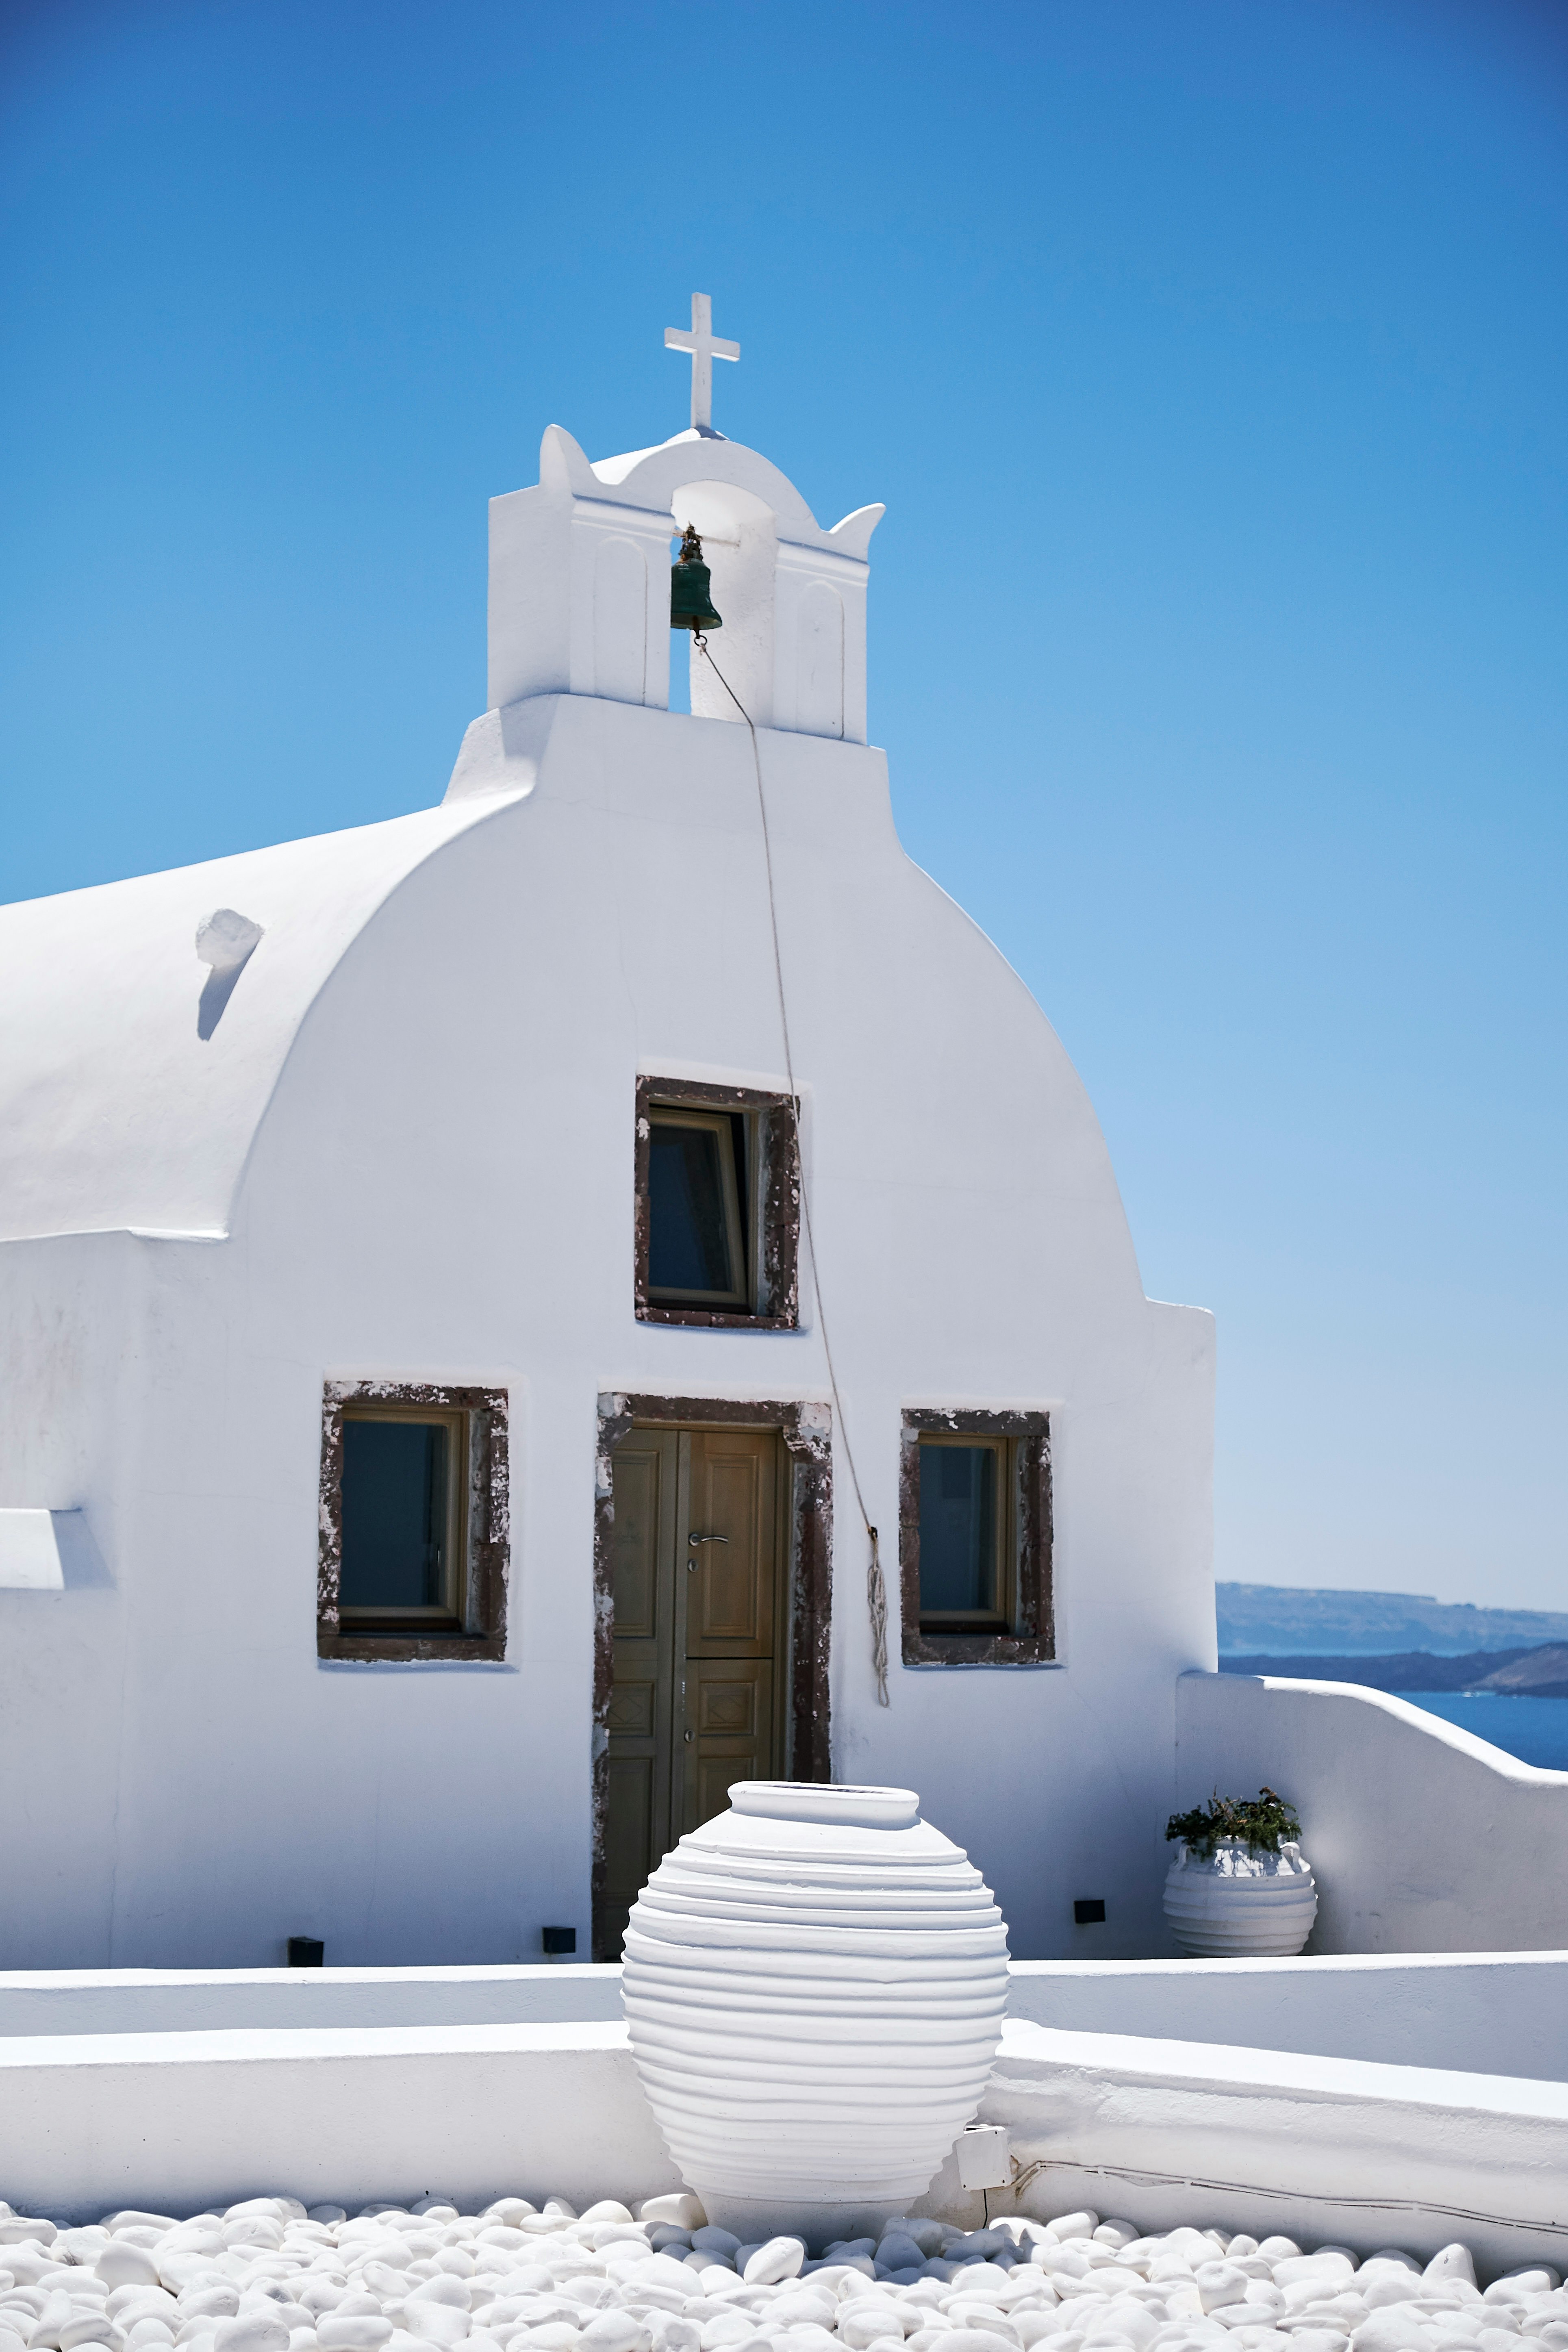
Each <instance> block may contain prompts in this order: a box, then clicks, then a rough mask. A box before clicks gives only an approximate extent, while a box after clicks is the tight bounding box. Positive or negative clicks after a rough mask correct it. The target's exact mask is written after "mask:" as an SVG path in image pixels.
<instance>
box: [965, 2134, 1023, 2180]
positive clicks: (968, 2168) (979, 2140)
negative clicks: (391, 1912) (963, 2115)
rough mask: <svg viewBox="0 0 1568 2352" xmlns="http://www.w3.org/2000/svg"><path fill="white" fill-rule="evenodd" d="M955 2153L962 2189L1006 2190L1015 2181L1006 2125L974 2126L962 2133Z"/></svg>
mask: <svg viewBox="0 0 1568 2352" xmlns="http://www.w3.org/2000/svg"><path fill="white" fill-rule="evenodd" d="M954 2153H955V2154H956V2156H957V2158H958V2184H959V2187H960V2188H961V2189H1005V2188H1006V2186H1007V2183H1008V2181H1009V2180H1010V2179H1012V2177H1013V2158H1012V2155H1011V2153H1010V2151H1009V2149H1008V2146H1007V2127H1006V2126H1005V2124H971V2125H970V2126H969V2127H968V2129H967V2130H965V2131H961V2132H960V2133H959V2135H958V2142H957V2146H956V2148H955V2150H954Z"/></svg>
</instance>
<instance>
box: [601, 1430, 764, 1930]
mask: <svg viewBox="0 0 1568 2352" xmlns="http://www.w3.org/2000/svg"><path fill="white" fill-rule="evenodd" d="M613 1475H614V1479H615V1514H616V1517H615V1549H614V1590H615V1675H614V1685H613V1688H612V1693H611V1698H610V1714H609V1734H610V1759H609V1761H610V1769H609V1818H608V1821H607V1822H606V1823H605V1903H604V1908H603V1913H602V1916H601V1918H600V1920H599V1921H598V1923H597V1925H596V1929H595V1950H596V1951H597V1952H598V1953H599V1954H600V1956H601V1957H604V1958H617V1957H618V1956H619V1953H620V1948H621V1941H622V1937H623V1936H624V1933H625V1929H626V1914H627V1912H628V1911H629V1909H630V1907H631V1906H632V1904H633V1903H634V1902H635V1900H636V1899H637V1893H638V1890H639V1889H640V1888H641V1887H642V1885H644V1884H645V1883H646V1881H647V1878H648V1877H649V1875H650V1874H651V1873H652V1872H653V1871H654V1870H655V1869H656V1868H657V1866H658V1862H659V1860H660V1858H661V1856H662V1855H664V1854H665V1853H668V1850H669V1848H670V1847H671V1846H672V1845H674V1844H675V1843H677V1841H678V1840H679V1838H680V1837H681V1836H682V1835H683V1834H684V1833H685V1832H687V1831H689V1830H694V1829H696V1828H697V1827H698V1826H699V1824H700V1822H705V1821H709V1820H710V1819H711V1818H712V1816H713V1815H714V1814H715V1813H720V1812H722V1811H723V1810H724V1807H725V1805H726V1804H727V1802H728V1801H729V1792H730V1787H731V1782H732V1781H735V1780H770V1779H772V1778H773V1776H774V1775H775V1774H776V1773H777V1772H778V1771H779V1770H780V1769H781V1759H779V1758H778V1757H777V1755H776V1754H775V1752H774V1751H775V1747H776V1743H777V1737H778V1729H779V1725H780V1721H781V1718H782V1710H783V1696H782V1694H781V1693H780V1692H779V1691H778V1690H777V1688H776V1686H775V1675H776V1672H777V1660H778V1658H779V1656H780V1655H781V1654H782V1642H781V1638H780V1633H779V1628H778V1625H777V1622H776V1621H777V1615H778V1607H779V1600H780V1582H779V1574H778V1559H779V1556H780V1533H779V1527H780V1520H781V1517H782V1516H783V1505H784V1495H785V1491H786V1490H785V1485H784V1481H785V1477H786V1475H787V1472H786V1465H785V1457H784V1447H783V1445H782V1444H781V1442H780V1440H779V1438H778V1436H777V1434H776V1433H774V1432H773V1431H759V1430H713V1429H689V1430H688V1429H683V1430H675V1429H668V1430H651V1429H634V1430H633V1431H632V1433H631V1434H630V1435H629V1436H628V1437H627V1438H626V1440H625V1441H624V1442H623V1444H621V1445H620V1446H619V1447H618V1448H617V1449H616V1457H615V1464H614V1472H613ZM698 1537H702V1538H710V1540H706V1541H701V1542H699V1541H696V1540H693V1538H698ZM716 1538H721V1540H715V1539H716Z"/></svg>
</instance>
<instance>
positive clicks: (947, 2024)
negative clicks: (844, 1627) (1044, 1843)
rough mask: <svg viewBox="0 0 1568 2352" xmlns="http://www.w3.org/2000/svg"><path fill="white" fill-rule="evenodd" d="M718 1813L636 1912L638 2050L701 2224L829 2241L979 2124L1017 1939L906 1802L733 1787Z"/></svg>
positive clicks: (631, 1940) (973, 1875)
mask: <svg viewBox="0 0 1568 2352" xmlns="http://www.w3.org/2000/svg"><path fill="white" fill-rule="evenodd" d="M730 1802H731V1811H729V1812H727V1813H721V1814H719V1815H718V1816H717V1818H716V1819H714V1820H713V1821H710V1822H704V1824H703V1826H702V1827H701V1828H700V1829H699V1830H696V1831H694V1832H692V1833H691V1834H690V1835H689V1836H688V1837H683V1838H682V1839H681V1841H680V1843H679V1845H678V1846H677V1847H676V1848H675V1849H674V1850H673V1852H671V1853H667V1854H666V1855H665V1857H664V1860H663V1861H662V1862H661V1863H660V1864H659V1866H658V1870H657V1871H656V1872H655V1873H654V1874H653V1876H652V1878H651V1879H650V1880H649V1881H648V1883H647V1885H646V1886H645V1887H644V1888H643V1891H642V1893H641V1895H639V1896H638V1897H637V1902H636V1904H635V1905H634V1906H633V1908H632V1914H631V1921H630V1925H629V1927H628V1928H627V1931H626V1958H625V1967H624V1971H623V1979H622V1990H623V1995H624V1998H625V2001H626V2018H627V2021H628V2025H629V2028H630V2032H631V2042H632V2052H633V2055H634V2056H635V2058H636V2060H637V2072H638V2074H639V2075H640V2077H641V2079H642V2085H643V2088H644V2090H645V2091H646V2093H647V2098H648V2103H649V2105H651V2107H652V2108H653V2111H654V2114H655V2116H657V2117H658V2124H659V2127H660V2129H661V2130H662V2132H663V2133H664V2136H665V2138H666V2139H667V2140H668V2143H669V2148H670V2152H671V2154H672V2155H673V2156H674V2158H675V2160H676V2162H677V2164H678V2165H679V2168H680V2170H681V2173H682V2175H683V2177H684V2179H686V2181H687V2183H688V2185H689V2187H690V2188H692V2189H695V2190H696V2192H697V2194H698V2195H699V2196H700V2198H701V2200H702V2202H703V2205H704V2206H705V2207H706V2209H707V2211H708V2215H709V2219H710V2221H717V2222H719V2223H720V2224H721V2226H723V2227H725V2228H728V2229H736V2230H741V2229H742V2228H743V2229H744V2230H745V2231H746V2232H747V2233H748V2234H754V2233H755V2228H754V2225H755V2227H760V2228H761V2231H762V2234H763V2236H766V2235H767V2234H768V2230H769V2229H770V2228H772V2229H778V2228H781V2227H789V2228H794V2229H795V2230H798V2231H800V2232H801V2234H802V2235H803V2236H805V2237H806V2238H807V2239H808V2240H812V2241H815V2242H818V2243H820V2242H822V2240H823V2239H824V2238H825V2237H826V2236H828V2235H830V2234H838V2233H839V2232H840V2231H847V2230H849V2229H851V2228H857V2227H858V2226H859V2225H860V2223H861V2222H862V2221H873V2220H877V2221H879V2220H880V2219H885V2218H886V2216H887V2215H889V2213H892V2212H895V2211H897V2210H900V2209H901V2208H903V2207H905V2206H907V2205H908V2204H910V2202H911V2201H912V2200H914V2199H915V2198H917V2197H918V2196H920V2195H921V2192H922V2190H923V2189H925V2188H926V2187H927V2185H928V2183H929V2182H930V2180H931V2177H932V2175H933V2174H934V2173H935V2171H936V2170H937V2168H938V2167H939V2165H940V2164H941V2163H942V2158H944V2157H945V2156H946V2155H947V2153H948V2151H949V2149H950V2148H951V2147H952V2144H953V2141H954V2140H955V2139H956V2137H957V2136H958V2134H959V2133H960V2131H962V2129H963V2126H964V2125H965V2124H967V2123H968V2122H969V2121H970V2119H971V2118H972V2116H973V2114H974V2111H975V2107H976V2105H978V2103H979V2100H980V2096H981V2094H982V2092H983V2091H984V2087H985V2083H986V2080H987V2077H988V2076H989V2074H990V2071H991V2062H992V2059H993V2057H994V2053H995V2051H996V2046H997V2042H998V2041H999V2039H1000V2035H1001V2028H1002V2014H1003V2011H1004V2009H1005V2006H1006V1999H1007V1931H1006V1927H1005V1925H1004V1922H1003V1919H1002V1915H1001V1913H1000V1912H999V1911H998V1909H997V1907H996V1906H995V1904H994V1901H993V1900H992V1896H991V1891H990V1889H989V1887H987V1886H986V1885H984V1883H983V1881H982V1879H981V1876H980V1873H979V1872H978V1871H977V1870H976V1869H974V1868H973V1864H971V1863H970V1861H969V1860H968V1857H967V1856H966V1855H965V1854H964V1853H963V1849H962V1848H961V1847H959V1846H956V1845H954V1844H953V1843H952V1841H951V1839H949V1838H945V1837H943V1836H942V1832H941V1831H940V1830H935V1829H933V1828H932V1827H931V1824H930V1823H929V1822H922V1821H921V1818H920V1801H919V1799H918V1798H917V1797H916V1796H915V1795H914V1794H913V1792H912V1791H911V1790H905V1789H851V1788H837V1787H832V1786H825V1785H822V1784H820V1783H811V1782H796V1781H740V1782H737V1783H736V1785H735V1786H734V1787H733V1788H732V1789H731V1791H730ZM763 2225H765V2226H763Z"/></svg>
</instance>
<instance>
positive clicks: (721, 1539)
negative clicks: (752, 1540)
mask: <svg viewBox="0 0 1568 2352" xmlns="http://www.w3.org/2000/svg"><path fill="white" fill-rule="evenodd" d="M686 1540H687V1542H688V1543H689V1544H704V1543H728V1542H729V1540H730V1538H729V1537H728V1536H700V1535H699V1534H698V1533H697V1532H696V1530H695V1528H694V1529H693V1530H692V1532H691V1534H690V1535H689V1536H688V1537H687V1538H686Z"/></svg>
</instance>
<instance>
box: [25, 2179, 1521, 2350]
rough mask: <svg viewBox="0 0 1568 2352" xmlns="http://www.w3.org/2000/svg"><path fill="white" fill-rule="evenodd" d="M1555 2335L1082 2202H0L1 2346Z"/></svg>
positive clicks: (778, 2345) (1416, 2344)
mask: <svg viewBox="0 0 1568 2352" xmlns="http://www.w3.org/2000/svg"><path fill="white" fill-rule="evenodd" d="M1519 2336H1528V2337H1530V2338H1531V2339H1533V2341H1534V2342H1535V2343H1537V2344H1539V2345H1541V2346H1542V2347H1547V2352H1568V2294H1564V2293H1563V2289H1562V2287H1561V2285H1560V2283H1559V2280H1558V2277H1557V2273H1555V2272H1554V2271H1552V2270H1549V2269H1547V2268H1544V2267H1542V2266H1540V2265H1536V2266H1532V2267H1531V2268H1529V2269H1526V2270H1521V2271H1517V2272H1515V2273H1513V2274H1512V2275H1511V2276H1510V2277H1508V2278H1503V2279H1499V2280H1496V2281H1495V2282H1494V2283H1493V2284H1491V2285H1489V2287H1488V2288H1487V2289H1486V2291H1485V2293H1484V2294H1483V2293H1482V2292H1481V2291H1480V2290H1479V2288H1478V2286H1477V2284H1476V2273H1475V2267H1474V2264H1473V2263H1472V2262H1471V2259H1470V2256H1469V2253H1468V2252H1467V2250H1466V2248H1465V2247H1464V2246H1462V2245H1453V2246H1449V2247H1447V2248H1446V2249H1445V2250H1444V2252H1442V2253H1440V2254H1437V2255H1436V2256H1435V2257H1434V2258H1433V2260H1432V2261H1430V2262H1429V2263H1426V2264H1425V2265H1423V2264H1422V2263H1419V2262H1418V2261H1416V2260H1415V2258H1414V2257H1413V2256H1411V2255H1409V2254H1405V2253H1400V2252H1397V2251H1394V2250H1389V2251H1387V2252H1382V2253H1378V2254H1373V2255H1372V2256H1370V2257H1369V2258H1368V2259H1367V2260H1366V2261H1365V2262H1361V2263H1358V2262H1357V2260H1356V2257H1355V2256H1354V2255H1353V2254H1352V2253H1350V2252H1346V2251H1345V2250H1344V2249H1342V2248H1340V2247H1336V2246H1320V2247H1317V2248H1316V2249H1315V2250H1314V2251H1312V2252H1310V2253H1309V2252H1303V2250H1302V2249H1301V2248H1300V2246H1297V2245H1295V2244H1293V2243H1292V2242H1291V2241H1290V2240H1289V2238H1282V2237H1275V2238H1266V2239H1265V2240H1264V2241H1263V2242H1262V2243H1261V2245H1260V2244H1259V2243H1258V2241H1257V2240H1256V2239H1255V2238H1248V2237H1231V2238H1226V2236H1225V2235H1224V2234H1223V2233H1222V2232H1220V2231H1216V2230H1195V2229H1178V2230H1170V2231H1165V2232H1163V2234H1162V2235H1160V2236H1157V2237H1142V2236H1140V2235H1139V2233H1138V2231H1136V2230H1135V2229H1134V2228H1133V2227H1132V2226H1131V2223H1130V2222H1126V2221H1100V2219H1099V2217H1098V2215H1096V2214H1093V2213H1069V2214H1063V2215H1061V2216H1060V2217H1059V2218H1058V2219H1057V2220H1056V2221H1049V2222H1036V2221H1013V2220H1007V2221H1000V2222H998V2223H996V2224H995V2225H994V2227H993V2228H991V2229H988V2230H977V2231H970V2232H967V2233H965V2232H964V2231H958V2230H953V2229H950V2228H949V2227H947V2225H946V2224H945V2223H942V2222H939V2221H912V2220H905V2221H894V2222H889V2225H888V2228H887V2230H886V2231H885V2232H884V2233H883V2236H882V2238H881V2241H880V2242H879V2243H877V2244H873V2243H872V2242H871V2240H870V2239H868V2238H864V2239H858V2240H856V2241H854V2242H850V2243H847V2244H846V2243H840V2244H837V2245H835V2246H831V2247H827V2248H826V2249H824V2250H823V2252H822V2253H821V2254H820V2255H819V2256H818V2257H817V2259H816V2260H815V2261H814V2260H811V2259H810V2258H809V2256H808V2254H807V2250H806V2248H805V2246H804V2245H803V2244H802V2243H801V2242H800V2240H799V2239H798V2238H774V2239H772V2240H770V2241H769V2242H768V2243H767V2244H765V2245H763V2246H742V2245H741V2244H740V2243H739V2242H738V2241H737V2240H736V2239H735V2238H733V2237H731V2235H730V2234H729V2233H728V2232H727V2231H723V2230H714V2229H709V2228H706V2227H705V2226H703V2218H702V2211H701V2208H700V2206H699V2205H698V2204H697V2202H696V2200H694V2199H692V2198H689V2197H662V2198H655V2199H653V2200H651V2202H650V2203H649V2204H648V2205H647V2206H645V2207H643V2208H642V2209H641V2214H640V2218H639V2219H638V2220H636V2221H634V2220H633V2217H632V2215H631V2214H630V2212H629V2211H628V2210H627V2209H626V2207H625V2206H624V2205H617V2204H616V2203H614V2202H609V2201H606V2202H604V2203H601V2204H597V2205H594V2206H592V2207H590V2208H589V2210H588V2211H587V2212H585V2213H584V2214H583V2215H581V2216H578V2215H576V2214H574V2211H573V2210H572V2208H571V2206H570V2205H568V2204H567V2203H566V2202H565V2201H564V2200H563V2199H561V2198H549V2199H547V2200H545V2203H544V2206H543V2208H542V2210H539V2209H537V2208H536V2207H534V2206H533V2205H531V2204H530V2202H529V2201H528V2200H527V2199H526V2198H522V2197H502V2198H499V2199H497V2200H496V2201H495V2202H494V2203H493V2204H491V2205H489V2206H487V2208H486V2209H485V2210H484V2211H483V2212H482V2213H478V2214H472V2215H465V2214H460V2213H459V2212H458V2210H457V2208H456V2206H455V2205H453V2204H451V2203H449V2202H447V2201H446V2200H442V2199H439V2198H434V2197H426V2198H421V2199H420V2200H418V2202H417V2203H416V2204H415V2205H414V2206H413V2207H412V2208H410V2209H407V2210H405V2209H404V2208H402V2207H400V2206H392V2205H381V2206H369V2207H367V2208H365V2210H363V2212H360V2213H358V2214H356V2215H354V2216H353V2219H352V2220H351V2219H350V2218H349V2217H348V2216H347V2215H346V2214H345V2213H344V2212H343V2211H342V2209H341V2208H340V2207H338V2206H333V2205H318V2206H314V2207H312V2208H311V2209H310V2211H308V2212H307V2210H306V2209H305V2207H304V2206H303V2205H301V2204H300V2203H299V2202H298V2201H297V2200H294V2199H292V2198H288V2197H257V2198H251V2199H249V2200H247V2202H246V2203H244V2204H242V2205H234V2206H231V2207H230V2208H229V2209H228V2210H227V2211H226V2212H224V2213H216V2212H214V2213H203V2214H198V2215H197V2216H196V2217H195V2219H194V2220H190V2221H174V2220H172V2219H171V2218H170V2217H169V2216H167V2215H163V2214H156V2213H138V2212H122V2213H111V2214H109V2215H107V2216H106V2217H105V2219H104V2220H103V2221H101V2222H96V2223H93V2224H92V2225H91V2226H89V2227H88V2228H82V2229H60V2230H57V2228H56V2227H55V2225H54V2224H53V2223H52V2222H50V2221H39V2220H37V2219H34V2218H31V2217H29V2216H26V2215H18V2214H13V2213H12V2211H11V2209H10V2208H9V2206H5V2205H0V2352H93V2347H103V2352H127V2347H131V2352H162V2347H165V2346H177V2347H180V2352H187V2347H189V2352H431V2347H456V2346H458V2345H462V2346H464V2347H468V2352H525V2347H534V2346H537V2347H540V2352H578V2347H583V2352H749V2348H750V2347H754V2352H837V2347H847V2352H875V2347H885V2352H903V2347H906V2346H907V2347H909V2352H1032V2347H1035V2346H1037V2345H1040V2344H1046V2345H1047V2352H1078V2347H1083V2352H1176V2347H1193V2352H1199V2347H1221V2346H1228V2347H1233V2352H1345V2347H1347V2346H1349V2347H1351V2352H1448V2347H1454V2352H1459V2347H1469V2346H1472V2345H1474V2346H1479V2347H1480V2352H1516V2347H1515V2339H1516V2338H1517V2337H1519Z"/></svg>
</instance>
